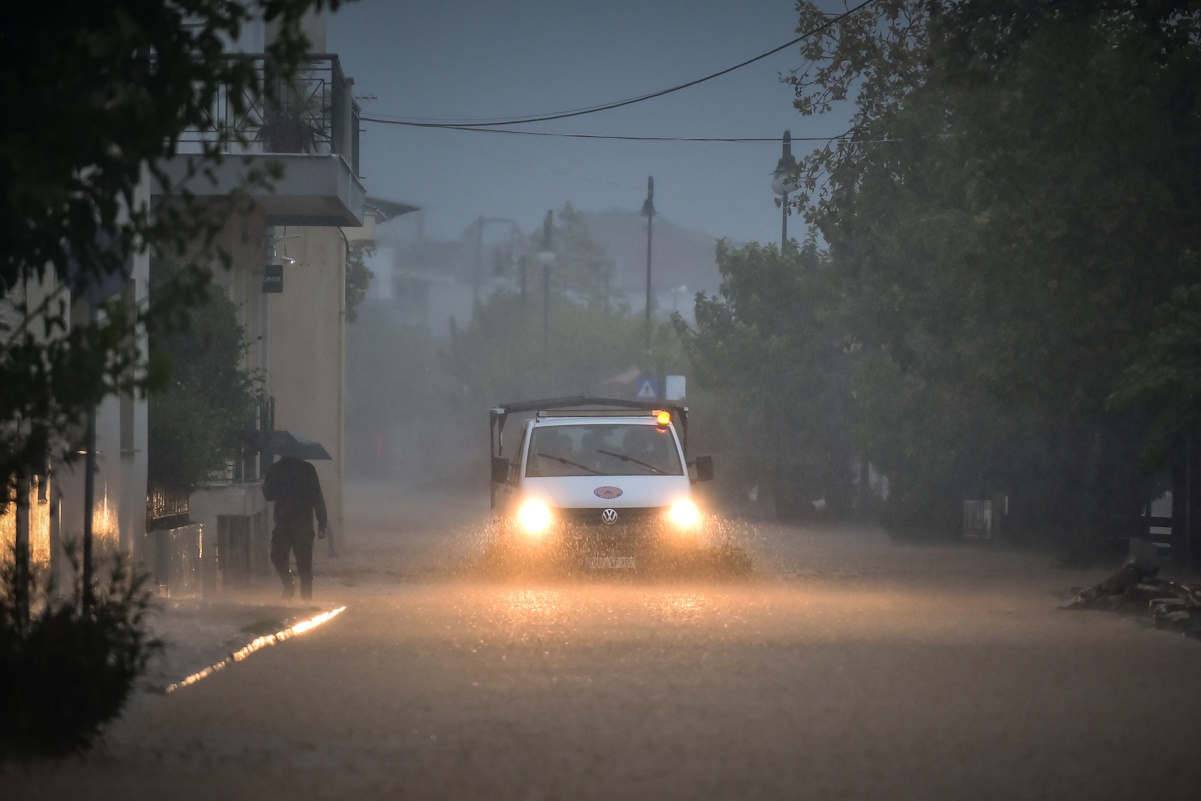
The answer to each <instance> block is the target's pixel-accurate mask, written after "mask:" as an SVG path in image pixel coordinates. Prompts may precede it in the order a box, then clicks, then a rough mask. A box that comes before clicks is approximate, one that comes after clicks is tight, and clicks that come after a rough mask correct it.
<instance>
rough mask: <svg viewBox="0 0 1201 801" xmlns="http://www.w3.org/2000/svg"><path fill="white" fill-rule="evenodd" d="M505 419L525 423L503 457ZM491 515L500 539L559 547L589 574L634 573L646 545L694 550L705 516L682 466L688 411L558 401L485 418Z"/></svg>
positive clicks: (692, 471)
mask: <svg viewBox="0 0 1201 801" xmlns="http://www.w3.org/2000/svg"><path fill="white" fill-rule="evenodd" d="M510 415H526V418H525V420H524V422H523V424H522V427H521V434H520V440H519V441H518V444H517V446H516V450H514V451H513V452H512V454H511V455H506V454H505V452H504V429H505V424H506V422H507V421H508V419H509V416H510ZM490 417H491V429H492V433H491V440H492V446H491V447H492V492H491V495H492V509H493V513H494V515H495V516H496V517H498V518H499V519H500V521H501V523H502V531H503V532H504V533H505V535H506V536H511V537H516V538H520V540H521V541H523V542H524V543H526V544H527V545H533V546H542V547H548V548H549V547H550V546H551V545H556V546H562V547H564V548H565V550H566V552H567V553H569V554H571V555H573V556H578V557H580V558H581V559H583V561H584V564H585V565H586V566H588V567H600V568H605V567H617V568H634V567H636V565H637V561H636V560H637V554H638V553H639V552H645V551H646V549H647V548H648V547H650V548H656V547H662V546H679V545H687V544H689V543H693V544H694V543H695V542H696V541H697V540H698V536H699V534H700V533H701V530H702V527H703V526H704V517H705V516H704V515H703V514H702V512H701V510H700V509H699V508H698V506H697V504H696V501H695V499H694V498H693V493H692V485H693V484H694V483H695V482H697V481H705V480H708V479H710V478H712V477H713V460H712V459H711V458H710V457H708V456H700V457H697V458H696V459H695V460H693V461H692V462H689V460H688V452H687V431H688V408H687V407H686V406H679V405H673V404H670V403H663V402H646V401H627V400H620V399H614V398H592V397H573V398H554V399H549V400H536V401H522V402H519V403H508V404H501V405H499V406H496V407H494V408H493V409H492V410H491V415H490Z"/></svg>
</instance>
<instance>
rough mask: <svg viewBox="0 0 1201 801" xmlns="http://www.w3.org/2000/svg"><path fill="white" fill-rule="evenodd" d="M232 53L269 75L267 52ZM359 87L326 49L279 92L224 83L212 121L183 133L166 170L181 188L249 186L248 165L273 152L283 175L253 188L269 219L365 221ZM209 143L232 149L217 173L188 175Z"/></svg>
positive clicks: (217, 191)
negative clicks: (237, 90)
mask: <svg viewBox="0 0 1201 801" xmlns="http://www.w3.org/2000/svg"><path fill="white" fill-rule="evenodd" d="M230 58H239V59H246V60H248V61H250V62H251V63H252V64H253V65H254V67H255V69H256V70H257V72H258V73H259V76H260V80H261V81H266V80H267V76H266V69H265V67H266V60H265V58H264V57H263V56H261V55H241V56H238V55H234V56H230ZM353 86H354V81H353V80H352V79H350V78H347V77H346V76H344V75H343V74H342V68H341V66H340V64H339V62H338V57H337V56H336V55H331V54H320V55H314V56H311V57H310V58H308V59H307V60H306V61H305V62H304V63H303V64H302V65H301V67H300V69H299V70H298V71H297V74H296V76H295V77H294V79H293V80H291V81H290V82H288V83H280V84H277V85H276V86H275V87H274V88H275V90H276V91H275V92H273V93H272V94H273V98H272V99H268V97H267V96H265V95H261V94H260V95H259V96H251V95H248V94H245V93H243V94H241V95H234V94H233V93H232V92H231V91H229V90H228V88H225V87H223V88H222V91H220V92H219V94H218V97H217V100H216V102H215V103H214V107H213V109H212V112H211V114H210V116H209V118H208V120H207V121H206V124H205V125H203V126H201V127H200V128H198V129H195V130H192V131H189V132H187V133H186V134H185V135H184V136H183V137H182V138H181V140H180V147H179V153H178V155H176V156H175V157H174V158H172V159H169V160H168V161H167V162H165V163H164V164H163V165H162V167H163V170H164V172H165V173H166V175H167V177H168V178H169V179H170V181H171V185H172V187H173V188H174V189H175V190H179V189H183V188H186V189H188V190H189V191H191V192H192V193H193V194H195V195H198V196H212V197H218V196H224V195H228V194H229V193H230V192H231V191H233V190H235V189H238V188H240V187H242V186H243V185H244V184H245V183H246V178H247V175H248V172H249V171H250V170H251V169H252V168H253V167H255V166H256V165H261V164H262V162H263V161H264V160H268V159H269V160H270V161H272V162H277V163H280V164H282V166H283V177H282V178H280V179H279V180H277V181H275V183H274V191H273V192H270V193H267V192H262V191H254V192H252V195H253V197H254V200H255V204H256V206H257V207H258V208H259V210H261V211H262V212H263V214H264V216H265V217H266V219H267V222H268V224H271V225H331V226H332V225H339V226H341V225H345V226H359V225H362V224H363V206H364V198H365V196H366V193H365V191H364V189H363V184H362V181H360V180H359V106H358V104H357V103H356V102H355V100H354V94H353V89H352V88H353ZM205 144H208V145H213V144H216V145H217V146H218V147H219V148H220V150H221V151H223V152H224V153H226V154H228V155H227V157H226V158H225V159H224V160H223V162H222V163H221V164H220V165H217V166H216V167H215V168H214V169H213V170H212V176H213V180H210V178H209V177H208V176H191V177H190V176H189V172H190V171H191V169H190V163H191V161H192V158H191V157H192V156H194V155H196V154H199V153H200V152H201V151H202V146H203V145H205ZM160 194H161V193H160Z"/></svg>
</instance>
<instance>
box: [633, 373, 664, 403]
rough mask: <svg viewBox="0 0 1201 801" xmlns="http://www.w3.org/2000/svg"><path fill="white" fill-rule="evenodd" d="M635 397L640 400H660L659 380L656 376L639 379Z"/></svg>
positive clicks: (645, 376)
mask: <svg viewBox="0 0 1201 801" xmlns="http://www.w3.org/2000/svg"><path fill="white" fill-rule="evenodd" d="M635 387H636V389H635V390H634V397H635V398H636V399H638V400H658V399H659V379H657V378H655V377H654V376H650V375H644V376H642V377H641V378H639V379H638V383H637V384H636V385H635Z"/></svg>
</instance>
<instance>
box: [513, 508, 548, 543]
mask: <svg viewBox="0 0 1201 801" xmlns="http://www.w3.org/2000/svg"><path fill="white" fill-rule="evenodd" d="M517 522H518V523H520V524H521V530H522V531H523V532H525V533H526V534H529V535H530V536H534V537H540V536H542V535H543V534H545V533H546V530H547V529H548V528H550V523H551V514H550V507H549V506H547V505H546V504H545V503H543V502H542V501H540V500H537V499H536V498H530V499H529V500H527V501H526V502H525V503H523V504H521V507H520V508H519V509H518V510H517Z"/></svg>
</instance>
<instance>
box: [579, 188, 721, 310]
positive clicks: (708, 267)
mask: <svg viewBox="0 0 1201 801" xmlns="http://www.w3.org/2000/svg"><path fill="white" fill-rule="evenodd" d="M584 220H585V222H586V223H587V225H588V230H589V231H591V233H592V238H593V239H594V240H595V241H596V243H597V244H598V245H599V246H600V247H601V248H602V249H604V251H605V252H606V253H607V254H608V255H609V257H610V258H611V259H613V261H614V262H616V265H617V268H616V271H615V274H616V276H617V281H618V286H619V287H620V288H621V290H622V291H623V292H626V293H629V294H634V295H637V293H638V292H639V290H640V289H641V291H645V289H646V218H645V217H643V216H641V215H640V214H637V213H635V212H631V211H622V210H617V209H614V210H611V211H605V212H601V213H599V214H588V213H585V214H584ZM716 247H717V237H715V236H711V235H710V234H705V233H701V232H700V231H694V230H692V229H690V228H684V227H683V226H680V225H677V224H675V223H673V222H671V221H670V220H667V219H664V218H663V217H655V227H654V232H653V240H652V249H651V283H652V284H653V285H654V287H655V290H656V292H661V291H667V290H679V289H680V288H681V287H687V293H686V294H687V296H688V297H691V296H692V295H694V294H695V293H697V292H706V293H709V294H713V293H715V292H716V291H717V288H718V287H719V286H720V285H721V276H720V274H719V273H718V272H717V259H716Z"/></svg>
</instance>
